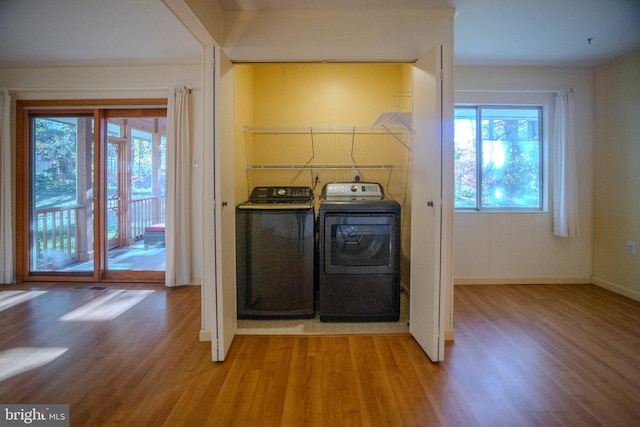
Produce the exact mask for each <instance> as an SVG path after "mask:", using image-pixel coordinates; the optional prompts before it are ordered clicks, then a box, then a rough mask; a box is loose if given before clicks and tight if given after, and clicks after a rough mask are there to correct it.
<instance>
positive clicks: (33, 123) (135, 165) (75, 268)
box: [17, 101, 166, 281]
mask: <svg viewBox="0 0 640 427" xmlns="http://www.w3.org/2000/svg"><path fill="white" fill-rule="evenodd" d="M28 103H29V101H25V102H24V103H19V104H18V113H19V114H18V117H19V118H20V123H19V132H18V138H19V140H21V141H23V143H22V144H19V145H18V153H17V154H18V165H19V167H18V171H17V172H18V173H17V175H18V180H17V183H18V185H17V187H18V194H17V201H18V220H19V221H20V224H19V232H18V233H17V234H18V239H17V249H18V255H19V257H20V262H19V267H20V268H19V270H20V277H21V279H23V280H40V281H44V280H70V281H100V280H119V281H164V269H165V239H164V213H165V163H166V161H165V152H166V148H165V145H166V109H165V108H134V107H131V108H124V109H123V108H122V107H121V106H119V108H118V109H115V108H108V106H107V107H105V108H95V107H87V108H81V107H80V108H75V107H71V106H64V108H63V106H60V105H55V106H53V107H51V106H47V107H42V108H38V107H35V106H31V105H27V106H26V108H25V106H24V105H23V104H28ZM45 103H46V102H45ZM60 103H61V104H64V102H60Z"/></svg>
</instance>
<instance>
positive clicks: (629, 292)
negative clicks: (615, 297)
mask: <svg viewBox="0 0 640 427" xmlns="http://www.w3.org/2000/svg"><path fill="white" fill-rule="evenodd" d="M592 283H593V284H594V285H596V286H600V287H601V288H605V289H608V290H610V291H611V292H615V293H616V294H619V295H622V296H625V297H627V298H631V299H632V300H635V301H640V291H636V290H633V289H629V288H626V287H624V286H622V285H618V284H616V283H613V282H609V281H608V280H604V279H600V278H598V277H593V279H592Z"/></svg>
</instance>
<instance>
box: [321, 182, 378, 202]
mask: <svg viewBox="0 0 640 427" xmlns="http://www.w3.org/2000/svg"><path fill="white" fill-rule="evenodd" d="M322 198H324V199H325V200H382V199H384V190H383V188H382V185H380V184H378V183H377V182H332V183H329V184H326V185H325V186H324V188H323V189H322Z"/></svg>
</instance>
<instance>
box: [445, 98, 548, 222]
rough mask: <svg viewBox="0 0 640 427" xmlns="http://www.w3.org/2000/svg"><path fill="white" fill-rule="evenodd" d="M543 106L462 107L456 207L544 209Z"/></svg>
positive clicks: (457, 123) (459, 111)
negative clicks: (541, 133) (541, 129)
mask: <svg viewBox="0 0 640 427" xmlns="http://www.w3.org/2000/svg"><path fill="white" fill-rule="evenodd" d="M540 128H541V109H540V108H539V107H459V108H456V114H455V207H456V209H476V210H485V209H486V210H490V209H500V210H509V209H514V210H515V209H525V210H540V209H541V208H542V197H541V194H542V164H541V158H542V148H541V147H542V144H541V138H540Z"/></svg>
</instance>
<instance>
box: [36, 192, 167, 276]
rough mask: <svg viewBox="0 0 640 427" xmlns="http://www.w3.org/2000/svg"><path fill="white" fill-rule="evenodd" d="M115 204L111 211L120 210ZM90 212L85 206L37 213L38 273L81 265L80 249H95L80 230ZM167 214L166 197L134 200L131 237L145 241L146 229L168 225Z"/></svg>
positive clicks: (131, 205) (131, 210)
mask: <svg viewBox="0 0 640 427" xmlns="http://www.w3.org/2000/svg"><path fill="white" fill-rule="evenodd" d="M113 202H114V203H117V201H115V200H113ZM111 204H112V201H109V203H108V205H109V206H107V208H108V209H112V208H116V206H111ZM87 208H88V206H85V205H72V206H64V207H59V208H49V209H38V210H37V211H36V221H35V223H36V230H35V238H36V240H37V241H36V245H37V251H36V255H35V257H36V259H35V264H36V269H56V268H62V267H64V266H66V265H69V264H72V263H74V262H77V261H81V260H80V257H79V253H80V250H79V248H80V247H82V246H83V245H84V247H87V246H91V245H88V244H87V235H86V234H87V231H86V230H85V231H84V232H83V231H82V230H80V226H79V223H80V218H82V215H85V216H86V215H87V213H86V212H87ZM165 210H166V208H165V196H154V197H145V198H141V199H135V200H132V201H131V202H130V203H129V209H128V212H129V221H130V222H129V224H130V225H131V228H130V230H131V235H130V236H128V237H130V238H131V239H132V240H134V241H135V240H140V239H142V238H143V237H144V228H145V227H146V226H148V225H151V224H157V223H159V222H164V215H165ZM92 240H93V239H91V241H92ZM88 250H89V251H91V250H92V248H89V249H88ZM83 261H84V260H83Z"/></svg>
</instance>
